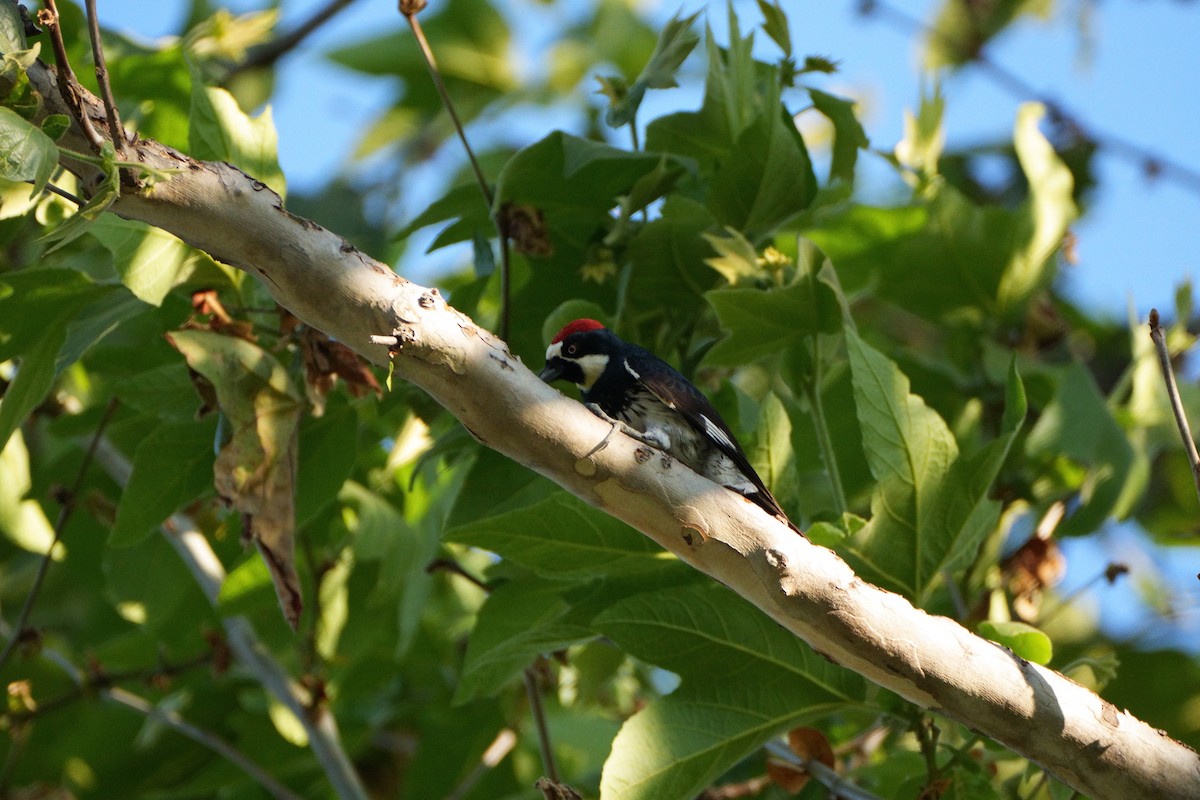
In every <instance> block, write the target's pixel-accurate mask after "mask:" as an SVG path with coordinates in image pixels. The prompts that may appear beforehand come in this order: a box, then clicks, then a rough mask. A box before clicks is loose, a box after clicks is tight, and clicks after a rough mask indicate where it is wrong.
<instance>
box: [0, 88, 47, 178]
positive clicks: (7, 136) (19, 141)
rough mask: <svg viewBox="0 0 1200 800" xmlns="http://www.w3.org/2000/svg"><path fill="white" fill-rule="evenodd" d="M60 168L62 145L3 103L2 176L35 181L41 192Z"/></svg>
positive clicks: (0, 125) (0, 112)
mask: <svg viewBox="0 0 1200 800" xmlns="http://www.w3.org/2000/svg"><path fill="white" fill-rule="evenodd" d="M57 168H58V146H57V145H55V144H54V140H53V139H51V138H50V137H49V136H47V135H46V134H45V133H43V132H42V130H41V129H40V128H38V127H37V126H36V125H34V124H32V123H30V122H28V121H27V120H25V119H24V118H23V117H22V116H21V115H20V114H18V113H17V112H15V111H13V110H12V109H11V108H7V107H3V106H0V178H3V179H4V180H6V181H13V182H14V183H20V182H23V181H29V182H31V183H32V184H33V188H32V190H31V191H32V192H34V193H36V192H40V191H41V190H42V189H44V188H45V187H46V184H47V183H49V182H50V177H51V176H52V175H53V174H54V170H56V169H57Z"/></svg>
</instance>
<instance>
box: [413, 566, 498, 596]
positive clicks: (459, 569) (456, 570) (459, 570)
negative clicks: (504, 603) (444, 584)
mask: <svg viewBox="0 0 1200 800" xmlns="http://www.w3.org/2000/svg"><path fill="white" fill-rule="evenodd" d="M435 572H450V573H453V574H454V575H457V576H458V577H460V578H464V579H466V580H468V581H470V582H471V583H473V584H475V585H476V586H478V587H479V588H480V589H483V590H484V591H485V592H490V591H492V587H490V586H488V585H487V584H486V583H485V582H484V581H482V580H480V579H479V578H477V577H475V576H474V575H472V574H471V573H469V572H467V571H466V569H464V568H463V565H462V564H459V563H458V562H457V561H453V560H451V559H449V558H435V559H434V560H433V561H430V562H429V563H428V564H426V565H425V574H426V575H432V574H433V573H435Z"/></svg>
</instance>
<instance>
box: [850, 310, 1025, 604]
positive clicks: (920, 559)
mask: <svg viewBox="0 0 1200 800" xmlns="http://www.w3.org/2000/svg"><path fill="white" fill-rule="evenodd" d="M846 342H847V350H848V354H849V360H850V369H851V373H852V380H853V384H854V401H855V404H856V406H857V410H858V418H859V422H860V424H861V427H862V434H863V451H864V452H865V453H866V456H867V462H868V463H869V464H870V467H871V474H872V475H874V476H875V479H876V480H877V481H878V486H877V488H876V490H875V493H874V496H873V497H872V498H871V514H872V516H871V520H870V522H868V523H867V525H866V527H864V528H863V529H862V530H861V531H859V532H858V534H856V535H855V536H853V537H852V538H849V539H847V540H845V541H844V543H843V546H842V548H840V552H842V554H843V556H844V557H845V558H846V559H847V560H848V561H849V562H850V563H851V565H852V566H854V567H855V570H856V571H857V572H858V573H859V574H860V575H861V576H863V577H864V578H865V579H867V580H870V581H872V582H873V583H877V584H879V585H881V586H884V587H885V588H888V589H891V590H893V591H897V592H900V593H902V594H905V595H906V596H908V597H910V598H912V599H913V601H914V602H916V603H917V604H918V605H924V604H926V603H928V602H929V600H930V597H931V593H932V590H933V589H934V588H935V587H936V586H937V585H938V584H939V582H940V581H941V580H942V576H943V574H944V573H950V574H952V573H953V572H954V571H955V570H957V569H961V568H963V567H964V566H966V565H967V563H969V561H970V559H971V558H972V557H973V555H974V553H975V551H976V549H977V548H978V547H979V545H980V543H981V542H982V541H983V538H984V537H985V536H986V535H987V534H988V533H989V532H990V531H991V530H992V529H993V527H994V526H995V524H996V520H997V518H998V515H999V504H998V503H996V502H994V501H992V500H989V499H988V496H987V495H988V490H989V488H990V486H991V483H992V481H993V480H994V479H995V476H996V474H997V473H998V472H999V469H1000V466H1001V465H1002V464H1003V462H1004V459H1005V458H1006V457H1007V454H1008V450H1009V448H1010V447H1011V445H1012V441H1013V439H1014V438H1015V436H1016V434H1017V431H1018V430H1019V429H1020V425H1021V423H1022V421H1023V420H1024V417H1025V393H1024V388H1023V387H1022V385H1021V382H1020V378H1019V377H1018V376H1017V373H1016V369H1015V367H1014V368H1013V369H1012V370H1011V372H1010V374H1009V380H1008V387H1007V389H1008V395H1007V402H1008V404H1009V408H1008V409H1006V414H1005V427H1004V429H1003V430H1002V431H1001V434H1000V436H999V437H998V438H997V439H996V440H995V441H993V442H991V443H989V444H988V445H987V446H986V447H984V448H983V449H982V450H981V451H980V452H979V453H976V454H974V455H972V456H969V457H964V456H960V453H959V449H958V443H957V442H956V441H955V440H954V437H953V435H952V434H951V433H950V429H949V428H948V427H947V425H946V423H945V422H944V421H943V420H942V418H941V417H940V416H938V414H937V412H935V411H934V410H933V409H931V408H929V407H928V406H926V405H925V402H924V401H923V400H922V399H921V398H920V397H918V396H916V395H913V394H910V393H909V382H908V378H907V377H905V375H904V374H903V373H902V372H900V370H899V369H898V368H897V367H896V365H895V364H893V363H892V362H891V361H889V360H888V359H887V358H886V357H885V356H883V355H882V354H881V353H879V352H878V351H876V350H874V349H873V348H871V347H869V346H868V345H867V344H865V343H864V342H863V341H862V340H861V339H859V337H858V335H857V334H856V333H855V332H854V331H853V330H850V329H849V328H848V329H847V331H846Z"/></svg>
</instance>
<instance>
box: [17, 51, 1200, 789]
mask: <svg viewBox="0 0 1200 800" xmlns="http://www.w3.org/2000/svg"><path fill="white" fill-rule="evenodd" d="M30 76H31V78H33V79H34V82H35V85H36V86H37V87H38V88H39V89H41V90H42V93H43V95H44V96H46V97H47V100H48V103H49V104H50V105H53V104H54V103H55V102H57V93H56V92H54V91H53V90H52V87H53V75H52V74H51V73H50V72H49V71H48V70H47V69H46V68H44V67H42V66H41V65H38V66H35V67H34V68H33V69H31V70H30ZM92 113H93V114H94V115H95V117H96V118H97V120H99V119H101V118H102V115H103V112H102V110H101V107H100V105H99V103H98V102H97V103H95V104H94V105H92ZM98 127H101V128H102V126H98ZM72 135H74V134H72ZM70 144H71V146H82V145H81V143H80V142H79V141H74V142H72V143H70ZM129 151H130V153H132V154H134V157H136V158H137V159H138V160H141V161H143V162H145V163H147V164H150V165H153V166H155V167H176V168H183V172H182V173H181V174H179V175H177V176H176V177H175V178H174V179H172V180H171V181H169V182H166V183H160V184H158V185H156V186H154V187H153V188H152V189H151V190H149V191H147V192H145V193H144V195H143V196H124V197H122V198H121V199H120V200H119V201H117V203H116V204H115V205H114V206H113V209H112V210H113V211H115V212H116V213H118V214H120V215H121V216H124V217H127V218H130V219H138V220H142V221H144V222H147V223H149V224H151V225H155V226H157V227H160V228H162V229H164V230H167V231H170V232H171V233H173V234H175V235H176V236H179V237H180V238H181V239H183V240H184V241H185V242H187V243H189V244H191V245H193V246H195V247H198V248H200V249H202V250H204V251H206V252H208V253H209V254H210V255H212V256H213V257H214V258H216V259H218V260H220V261H223V262H225V263H227V264H231V265H233V266H235V267H238V268H240V269H243V270H245V271H247V272H249V273H251V274H254V275H257V276H258V277H259V278H261V279H262V280H263V282H264V283H265V285H266V286H267V288H268V289H269V290H270V292H271V293H272V295H273V296H274V297H275V298H276V299H277V300H278V301H279V303H280V304H281V305H283V306H285V307H286V308H288V309H289V310H291V311H292V312H293V313H294V314H296V316H298V317H299V318H300V319H302V320H304V321H305V322H306V323H308V324H309V325H312V326H314V327H316V328H318V329H320V330H322V331H324V332H326V333H328V334H329V335H331V336H333V337H335V338H336V339H338V340H340V341H342V342H344V343H345V344H347V345H348V346H350V347H352V348H353V349H355V350H356V351H358V352H359V353H361V354H362V355H364V356H365V357H367V358H368V359H370V360H371V361H373V362H374V363H376V364H383V363H386V361H387V360H388V351H387V348H386V347H383V346H380V345H376V344H371V339H370V337H371V336H372V335H378V334H395V335H396V336H397V338H398V339H399V341H400V344H399V346H398V347H397V348H396V356H395V360H394V363H395V372H396V376H397V377H399V378H401V379H404V380H407V381H410V382H412V383H413V384H415V385H417V386H419V387H421V388H422V389H423V390H425V391H426V392H428V393H429V394H430V395H432V396H433V397H434V398H435V399H436V400H437V401H438V402H439V403H441V404H442V405H443V406H445V408H446V409H447V410H449V411H450V412H451V413H452V414H454V415H455V416H456V417H457V418H458V419H459V420H461V421H462V423H463V425H464V426H466V427H467V429H468V430H470V431H471V433H473V434H474V435H475V436H476V438H478V439H479V440H480V441H481V442H483V443H484V444H485V445H487V446H488V447H492V448H494V449H496V450H498V451H500V452H501V453H504V454H505V455H507V456H508V457H510V458H512V459H514V460H515V461H517V462H519V463H521V464H524V465H525V466H527V467H529V468H530V469H533V470H536V471H537V472H540V473H541V474H543V475H545V476H546V477H548V478H550V479H551V480H553V481H555V482H556V483H558V484H559V485H561V486H563V487H564V488H566V489H567V490H568V491H570V492H572V493H573V494H575V495H577V496H579V497H581V498H583V499H584V500H586V501H588V502H590V503H592V504H594V505H596V506H597V507H599V508H601V509H603V510H604V511H605V512H607V513H609V514H611V515H613V516H614V517H617V518H619V519H621V520H623V521H625V522H626V523H628V524H629V525H631V526H633V527H634V528H637V529H638V530H640V531H641V532H643V533H644V534H645V535H647V536H649V537H650V538H652V539H654V540H655V541H656V542H658V543H659V544H660V545H662V547H664V548H665V549H667V550H669V551H671V552H672V553H674V554H675V555H676V556H678V557H679V558H680V559H682V560H683V561H686V562H687V563H688V564H691V565H692V566H693V567H695V568H696V569H699V570H701V571H703V572H704V573H706V574H708V575H710V576H712V577H713V578H714V579H716V580H718V581H720V582H722V583H724V584H725V585H727V586H729V587H730V588H732V589H733V590H734V591H736V592H738V593H739V594H740V595H742V596H743V597H745V598H746V599H747V600H749V601H750V602H751V603H753V604H755V605H756V606H758V607H759V608H760V609H762V611H763V612H764V613H766V614H769V615H770V616H771V617H772V618H773V619H774V620H775V621H777V622H778V623H779V624H780V625H782V626H783V627H785V628H787V629H788V630H790V631H792V632H793V633H795V634H796V635H797V636H799V637H801V638H802V639H804V640H805V641H806V642H808V643H809V644H810V645H811V646H812V647H813V648H815V649H816V650H817V651H819V652H820V653H822V654H824V655H826V656H827V657H829V658H830V659H831V660H833V661H835V662H836V663H838V664H841V665H843V666H846V667H848V668H850V669H853V670H854V671H856V672H858V673H860V674H862V675H863V676H865V677H866V678H868V679H870V680H871V681H873V682H875V683H877V684H879V685H880V686H883V687H885V688H887V689H890V690H892V691H894V692H896V693H898V694H900V695H902V696H903V697H905V698H907V699H909V700H911V701H912V702H914V703H916V704H918V705H920V706H922V707H924V708H928V709H931V710H933V711H936V712H938V713H941V714H944V715H946V716H947V717H950V718H951V719H954V720H957V721H958V722H961V723H962V724H964V725H966V726H968V727H969V728H971V729H973V730H976V731H978V732H980V733H982V734H983V735H985V736H988V737H990V738H992V739H995V740H996V741H998V742H1001V743H1003V744H1004V745H1006V746H1008V747H1010V748H1012V749H1013V750H1014V751H1016V752H1018V753H1021V754H1022V755H1024V756H1026V757H1028V758H1030V759H1031V760H1033V761H1035V762H1037V763H1039V764H1041V765H1042V766H1044V767H1045V768H1046V769H1047V770H1049V771H1050V772H1051V773H1052V774H1054V775H1055V776H1056V777H1058V778H1059V779H1060V780H1062V781H1063V782H1064V783H1066V784H1068V785H1070V786H1072V787H1073V788H1075V789H1078V790H1079V791H1080V792H1083V793H1084V794H1086V795H1089V796H1091V797H1094V798H1112V800H1127V798H1134V797H1137V798H1142V797H1146V798H1151V797H1152V798H1163V799H1164V800H1166V799H1168V798H1178V799H1179V800H1184V798H1196V797H1198V796H1200V758H1198V757H1197V755H1196V753H1195V752H1194V751H1192V750H1191V749H1190V748H1188V747H1186V746H1185V745H1183V744H1181V743H1179V742H1177V741H1175V740H1173V739H1171V738H1170V737H1169V736H1167V735H1166V734H1164V733H1162V732H1161V731H1157V730H1155V729H1153V728H1151V727H1150V726H1149V725H1147V724H1146V723H1144V722H1142V721H1141V720H1139V719H1137V718H1136V717H1134V716H1132V715H1131V714H1129V713H1128V712H1125V711H1122V710H1120V709H1117V708H1115V707H1114V706H1112V705H1111V704H1109V703H1107V702H1106V701H1104V700H1103V699H1101V698H1100V697H1098V696H1097V695H1096V694H1094V693H1093V692H1091V691H1089V690H1087V689H1085V688H1084V687H1082V686H1080V685H1078V684H1076V683H1074V682H1073V681H1071V680H1069V679H1067V678H1065V677H1063V676H1062V675H1060V674H1058V673H1056V672H1054V671H1052V670H1049V669H1045V668H1043V667H1039V666H1037V665H1034V664H1031V663H1029V662H1027V661H1024V660H1023V659H1021V658H1018V657H1017V656H1015V655H1014V654H1013V653H1011V652H1010V651H1008V650H1006V649H1004V648H1002V647H1000V646H998V645H996V644H994V643H992V642H988V641H986V640H984V639H981V638H979V637H977V636H975V635H973V634H971V633H970V632H968V631H967V630H966V629H965V628H963V627H962V626H960V625H959V624H957V623H956V622H954V621H953V620H950V619H947V618H945V617H937V616H932V615H930V614H927V613H925V612H924V611H921V610H919V609H916V608H914V607H913V606H912V605H910V604H909V603H908V601H907V600H905V599H904V598H902V597H900V596H898V595H895V594H892V593H890V592H885V591H883V590H881V589H879V588H877V587H875V586H872V585H870V584H867V583H864V582H863V581H861V580H860V579H858V578H857V577H856V576H855V575H854V573H853V572H852V571H851V570H850V568H849V567H848V566H847V565H846V564H845V563H844V562H843V561H841V559H839V558H838V557H837V556H836V555H835V554H833V553H832V552H830V551H829V550H826V549H824V548H821V547H817V546H815V545H813V544H811V543H810V542H808V541H807V540H806V539H804V538H802V537H800V536H797V535H796V534H795V533H793V532H792V531H790V530H789V529H788V528H787V527H786V526H785V525H783V524H782V523H780V522H778V521H777V520H775V519H773V518H771V517H770V516H768V515H767V514H766V513H764V512H762V511H760V510H759V509H758V508H757V507H756V506H754V505H753V504H752V503H750V502H748V501H746V500H745V499H744V498H742V497H740V496H738V495H736V494H734V493H733V492H729V491H727V490H725V489H723V488H721V487H719V486H717V485H716V484H713V483H711V482H709V481H707V480H705V479H704V478H701V477H699V476H698V475H696V474H695V473H693V472H691V471H690V470H688V469H687V468H685V467H683V466H681V465H680V464H679V463H677V462H675V461H673V460H672V459H670V458H668V457H666V456H664V455H663V454H661V453H659V452H658V451H656V450H653V449H651V448H649V447H647V446H646V445H644V444H641V443H640V442H637V441H635V440H633V439H630V438H628V437H626V436H623V435H620V434H617V435H614V436H612V437H611V439H610V440H609V442H608V444H607V446H605V447H603V448H601V449H599V450H596V451H595V452H593V450H595V448H596V445H597V444H598V443H599V442H601V441H602V440H604V438H605V436H607V435H608V434H609V432H610V428H609V426H608V425H607V424H606V423H604V422H602V421H600V420H599V419H597V418H596V417H595V416H593V415H592V414H591V413H590V412H588V411H587V410H586V409H585V408H584V407H583V406H582V405H580V404H579V403H577V402H575V401H573V400H570V399H568V398H566V397H564V396H563V395H562V394H560V393H559V392H558V391H557V390H555V389H553V388H551V387H549V386H546V385H545V384H543V383H542V382H541V381H540V380H538V378H537V377H536V376H535V375H534V374H533V373H532V372H530V371H529V370H528V369H527V368H526V367H525V366H524V365H523V364H522V363H521V362H520V361H519V360H517V359H516V358H515V357H514V356H513V355H512V354H511V353H510V352H509V351H508V348H507V346H506V345H505V344H504V342H502V341H500V340H499V339H497V338H496V337H495V336H493V335H492V334H490V333H488V332H487V331H485V330H482V329H480V328H478V327H477V326H476V325H475V324H474V323H473V322H472V321H471V320H470V319H468V318H467V317H465V316H464V315H462V314H460V313H458V312H457V311H455V310H454V309H452V308H450V307H449V306H447V305H446V303H445V302H444V300H443V298H441V297H440V296H439V295H438V292H437V290H436V289H426V288H424V287H421V286H417V285H416V284H413V283H410V282H408V281H406V280H404V279H403V278H400V277H398V276H396V275H395V274H394V273H393V272H392V271H391V270H390V269H389V268H388V267H386V266H385V265H383V264H380V263H378V262H376V261H374V260H372V259H370V258H369V257H367V256H365V255H363V254H362V253H360V252H358V251H357V250H355V249H354V248H353V247H351V246H350V245H349V244H347V243H346V242H345V240H343V239H341V238H340V237H338V236H337V235H335V234H333V233H330V232H329V231H326V230H324V229H323V228H321V227H319V226H317V225H315V224H313V223H312V222H309V221H306V220H303V219H300V218H297V217H295V216H293V215H291V214H289V213H288V212H286V211H285V210H283V207H282V204H281V202H280V200H279V198H278V197H277V196H276V195H275V194H274V192H272V191H271V190H269V189H267V188H265V187H264V186H263V185H262V184H261V183H258V182H257V181H254V180H253V179H252V178H250V177H248V176H246V175H245V174H243V173H242V172H241V171H239V170H237V169H236V168H233V167H231V166H229V165H226V164H214V163H200V162H196V161H193V160H191V159H189V158H188V157H187V156H184V155H182V154H180V153H177V152H174V151H172V150H170V149H168V148H165V147H163V146H162V145H159V144H156V143H153V142H138V143H136V144H135V145H133V146H131V147H130V148H129ZM69 166H72V167H76V168H77V167H78V165H69ZM84 176H85V177H86V172H84Z"/></svg>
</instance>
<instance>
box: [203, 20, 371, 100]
mask: <svg viewBox="0 0 1200 800" xmlns="http://www.w3.org/2000/svg"><path fill="white" fill-rule="evenodd" d="M353 2H354V0H331V1H330V2H329V3H326V4H325V5H324V6H322V7H321V8H319V9H317V10H316V12H315V13H314V14H313V15H312V16H311V17H309V18H308V19H306V20H305V21H304V22H302V23H300V25H298V26H297V27H296V28H295V29H294V30H292V31H291V32H290V33H286V34H284V35H283V36H280V37H278V38H276V39H272V40H271V41H269V42H266V43H264V44H262V45H259V46H258V47H255V48H252V49H251V50H250V52H249V53H247V54H246V58H245V60H243V61H241V62H240V63H238V64H235V65H234V66H233V67H232V68H231V69H230V70H229V72H228V73H227V74H226V75H225V82H226V83H228V82H229V79H230V78H232V77H233V76H234V75H237V74H238V73H240V72H246V71H248V70H252V69H259V68H262V67H270V66H272V65H273V64H274V63H275V62H276V61H278V60H279V59H281V58H282V57H283V56H285V55H287V54H288V53H289V52H291V51H292V50H294V49H296V48H297V47H299V46H300V44H301V43H302V42H303V41H304V40H305V39H307V38H308V37H309V36H311V35H312V34H313V32H314V31H316V30H317V29H318V28H320V27H321V26H322V25H324V24H325V23H326V22H328V21H329V20H331V19H333V18H334V17H335V16H337V14H338V13H339V12H341V11H343V10H345V9H346V8H348V7H349V6H350V4H351V3H353Z"/></svg>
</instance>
